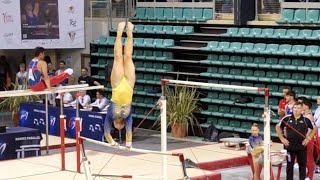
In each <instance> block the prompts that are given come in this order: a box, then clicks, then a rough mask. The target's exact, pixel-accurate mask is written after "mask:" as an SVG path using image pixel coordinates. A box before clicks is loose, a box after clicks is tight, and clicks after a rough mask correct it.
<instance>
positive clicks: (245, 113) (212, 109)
mask: <svg viewBox="0 0 320 180" xmlns="http://www.w3.org/2000/svg"><path fill="white" fill-rule="evenodd" d="M201 114H205V115H208V116H215V117H224V118H230V119H240V120H243V121H244V120H246V121H260V122H261V121H262V117H261V115H262V114H263V109H252V108H246V107H245V108H241V107H236V106H226V105H217V104H213V105H209V106H208V109H207V110H204V111H202V112H201ZM271 122H273V123H277V122H279V119H277V118H274V119H272V120H271Z"/></svg>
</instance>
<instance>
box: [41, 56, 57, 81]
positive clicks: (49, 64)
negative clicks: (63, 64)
mask: <svg viewBox="0 0 320 180" xmlns="http://www.w3.org/2000/svg"><path fill="white" fill-rule="evenodd" d="M44 61H45V62H46V63H47V65H48V76H49V77H52V76H54V75H55V74H56V70H54V69H53V67H52V62H51V58H50V56H45V57H44Z"/></svg>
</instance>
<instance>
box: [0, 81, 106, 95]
mask: <svg viewBox="0 0 320 180" xmlns="http://www.w3.org/2000/svg"><path fill="white" fill-rule="evenodd" d="M65 87H68V86H64V88H61V87H58V88H54V90H55V91H54V93H65V92H74V91H86V90H94V89H103V88H104V86H88V85H87V84H83V85H82V86H79V85H75V87H72V88H69V87H68V88H65ZM45 94H52V92H51V91H49V90H47V89H46V90H43V91H31V90H25V91H23V92H16V91H6V92H5V93H0V98H1V97H3V98H4V97H17V96H30V95H45Z"/></svg>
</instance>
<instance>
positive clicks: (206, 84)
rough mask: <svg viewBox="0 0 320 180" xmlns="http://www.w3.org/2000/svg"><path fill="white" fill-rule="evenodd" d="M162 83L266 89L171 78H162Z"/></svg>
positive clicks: (263, 89) (255, 89)
mask: <svg viewBox="0 0 320 180" xmlns="http://www.w3.org/2000/svg"><path fill="white" fill-rule="evenodd" d="M161 84H162V85H165V84H184V85H194V86H205V87H215V88H217V87H218V88H228V89H241V90H251V91H265V90H266V88H259V87H247V86H236V85H225V84H214V83H203V82H194V81H181V80H171V79H161Z"/></svg>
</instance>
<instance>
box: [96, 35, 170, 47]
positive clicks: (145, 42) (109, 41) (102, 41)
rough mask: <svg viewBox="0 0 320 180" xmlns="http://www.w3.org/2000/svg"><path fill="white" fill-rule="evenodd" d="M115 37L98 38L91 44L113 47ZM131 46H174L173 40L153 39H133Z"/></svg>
mask: <svg viewBox="0 0 320 180" xmlns="http://www.w3.org/2000/svg"><path fill="white" fill-rule="evenodd" d="M115 41H116V38H115V37H106V36H100V37H99V38H98V39H97V40H96V41H94V42H93V44H99V45H114V43H115ZM122 43H123V44H125V38H122ZM133 46H136V47H150V48H166V47H172V46H174V40H173V39H153V38H133Z"/></svg>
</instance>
